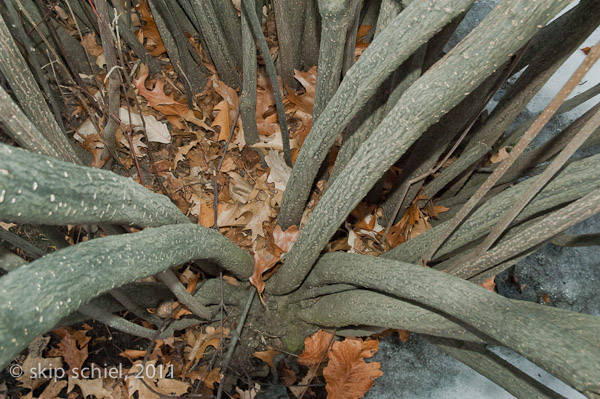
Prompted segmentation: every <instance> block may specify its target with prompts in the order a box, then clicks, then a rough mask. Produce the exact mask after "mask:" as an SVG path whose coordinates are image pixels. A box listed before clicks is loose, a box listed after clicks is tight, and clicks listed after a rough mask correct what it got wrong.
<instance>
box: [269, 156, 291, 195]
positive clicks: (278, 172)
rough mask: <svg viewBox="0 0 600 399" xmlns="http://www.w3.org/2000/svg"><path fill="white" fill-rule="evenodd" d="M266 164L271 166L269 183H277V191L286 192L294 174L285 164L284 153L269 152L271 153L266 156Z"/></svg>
mask: <svg viewBox="0 0 600 399" xmlns="http://www.w3.org/2000/svg"><path fill="white" fill-rule="evenodd" d="M265 162H266V163H267V165H268V166H269V178H268V179H267V182H269V183H275V188H276V189H277V190H281V191H285V187H286V186H287V182H288V180H289V179H290V175H291V174H292V168H290V167H289V166H288V165H287V164H286V163H285V159H284V157H283V153H282V152H279V151H274V150H269V153H268V154H267V155H265Z"/></svg>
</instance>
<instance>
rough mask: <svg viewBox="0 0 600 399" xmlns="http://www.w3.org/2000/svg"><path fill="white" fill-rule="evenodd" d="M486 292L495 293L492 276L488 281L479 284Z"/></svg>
mask: <svg viewBox="0 0 600 399" xmlns="http://www.w3.org/2000/svg"><path fill="white" fill-rule="evenodd" d="M479 285H480V286H482V287H483V288H485V289H486V290H490V291H492V292H496V276H492V277H490V278H489V279H487V280H485V281H484V282H483V283H481V284H479Z"/></svg>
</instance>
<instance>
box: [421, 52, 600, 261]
mask: <svg viewBox="0 0 600 399" xmlns="http://www.w3.org/2000/svg"><path fill="white" fill-rule="evenodd" d="M598 56H600V52H594V54H589V55H588V56H587V57H586V58H585V60H584V61H583V62H582V64H581V65H580V67H579V68H578V69H577V70H576V71H575V73H573V75H572V76H571V77H570V78H569V80H568V81H567V83H565V85H564V86H563V88H562V89H561V90H560V92H559V93H558V94H557V95H556V97H554V99H553V100H552V101H551V102H550V104H548V106H547V107H546V109H544V111H543V112H542V113H541V115H540V116H539V117H538V118H537V119H536V121H535V122H534V123H533V124H532V125H531V127H530V128H529V129H528V130H527V131H526V132H525V134H524V135H523V137H522V138H521V140H520V141H519V142H518V143H517V145H516V146H515V147H514V148H513V150H512V151H511V152H510V153H509V154H508V157H507V158H506V159H505V160H504V161H502V162H501V163H500V165H498V167H497V168H496V170H495V171H494V173H492V174H491V175H490V176H489V177H488V179H487V180H486V181H485V182H484V183H483V184H482V185H481V187H479V189H478V190H477V191H476V192H475V194H473V196H472V197H471V198H470V199H469V200H468V201H467V202H466V203H465V205H464V206H463V207H462V208H461V209H460V210H459V211H458V213H457V214H456V215H455V216H454V218H453V219H452V220H450V221H449V222H448V225H447V227H446V229H445V230H444V233H443V234H440V236H439V237H438V238H437V239H436V241H435V242H434V243H433V244H432V245H431V247H430V249H429V250H428V251H427V253H426V254H425V255H424V258H425V259H426V260H431V259H432V258H433V256H434V255H435V253H436V251H437V250H438V249H439V247H440V246H441V245H442V244H443V243H444V242H445V241H446V240H447V239H448V237H450V235H451V234H452V233H453V232H454V230H455V229H456V228H457V227H458V226H459V225H460V224H461V223H462V221H463V220H464V219H465V218H466V217H467V216H468V215H469V214H470V213H471V211H472V210H473V209H474V208H475V206H476V205H477V204H478V203H479V201H481V199H482V198H483V197H484V196H485V194H486V193H487V192H488V191H489V190H490V189H491V188H492V187H493V186H494V185H495V184H496V183H497V182H498V180H499V179H500V178H501V177H502V175H503V174H504V173H505V172H506V171H507V170H508V168H510V166H511V165H512V164H513V162H514V161H515V160H516V159H517V157H518V156H519V155H520V154H521V153H522V152H523V151H524V150H525V148H526V147H527V146H528V145H529V143H531V141H532V140H533V139H534V138H535V136H536V135H537V134H538V133H539V132H540V130H542V128H543V127H544V125H545V124H546V123H547V122H548V120H549V119H550V118H551V117H552V116H553V115H554V114H555V113H556V111H557V110H558V108H559V107H560V105H561V104H562V103H563V102H564V101H565V100H566V98H567V97H568V96H569V94H571V92H572V91H573V89H575V87H577V85H578V84H579V82H580V81H581V79H582V78H583V77H584V76H585V74H586V73H587V71H589V69H590V68H591V67H592V65H593V64H594V62H595V61H596V59H597V58H598Z"/></svg>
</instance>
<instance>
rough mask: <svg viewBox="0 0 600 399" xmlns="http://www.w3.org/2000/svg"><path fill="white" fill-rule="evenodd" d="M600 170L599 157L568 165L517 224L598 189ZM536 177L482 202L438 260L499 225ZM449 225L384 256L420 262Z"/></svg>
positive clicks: (519, 218)
mask: <svg viewBox="0 0 600 399" xmlns="http://www.w3.org/2000/svg"><path fill="white" fill-rule="evenodd" d="M598 168H600V155H595V156H592V157H589V158H585V159H582V160H580V161H576V162H573V163H571V164H569V165H567V166H566V167H565V169H564V170H563V171H562V172H561V173H559V174H558V176H556V177H555V178H554V179H553V180H552V181H551V182H550V183H548V185H547V186H545V187H544V188H543V189H542V190H541V191H540V192H539V193H538V194H537V195H536V197H535V198H534V199H533V200H532V201H531V202H530V203H529V205H527V206H526V207H525V209H524V210H523V211H522V212H521V214H520V215H519V216H518V217H517V219H516V222H522V221H525V220H527V219H528V218H530V217H532V216H535V215H536V214H540V213H543V212H544V211H546V212H547V211H548V210H550V209H553V208H555V207H558V206H561V205H564V204H567V203H569V202H571V201H575V200H577V199H579V198H581V197H583V196H584V195H586V194H588V193H590V192H591V191H592V190H594V189H597V188H599V187H600V177H599V176H598V173H597V171H598ZM536 178H537V177H532V178H531V179H528V180H525V181H523V182H521V183H519V184H517V185H515V186H513V187H511V188H509V189H507V190H505V191H504V192H502V193H500V194H498V195H496V196H495V197H493V198H491V199H490V200H489V201H486V202H485V203H483V204H482V205H481V206H480V207H479V208H477V209H476V210H475V211H474V212H473V214H472V215H471V216H470V217H469V218H467V220H465V221H464V222H463V223H462V224H461V225H460V227H459V228H458V229H457V230H456V231H455V232H454V234H453V235H452V237H450V238H449V239H448V240H447V241H446V242H445V243H444V245H442V246H441V247H440V249H439V250H438V252H437V257H443V256H444V255H447V254H449V253H451V252H453V251H455V250H457V249H459V248H460V247H462V246H464V245H466V244H468V243H470V242H473V241H475V240H477V239H479V238H481V237H483V235H485V234H486V233H487V232H489V231H490V229H491V228H492V227H493V226H494V225H495V224H496V223H497V222H498V220H499V219H500V217H502V214H503V213H504V212H506V211H507V210H508V209H509V208H510V206H512V204H513V203H514V199H515V198H518V197H519V196H520V195H522V193H524V192H525V191H526V190H527V188H528V187H529V186H530V185H531V184H532V183H533V182H534V181H535V180H534V179H536ZM446 223H448V222H444V223H441V224H439V225H437V226H435V227H434V228H433V229H431V230H429V231H426V232H425V233H423V234H421V235H419V236H417V237H415V238H413V239H411V240H409V241H407V242H405V243H403V244H400V245H399V246H397V247H396V248H394V249H392V250H391V251H388V252H386V253H385V254H383V257H385V258H390V259H395V260H399V261H403V262H410V263H417V262H420V261H421V255H422V254H423V253H425V251H426V250H427V249H428V248H429V246H430V245H431V243H432V242H433V241H434V240H435V239H436V237H437V236H438V234H441V233H442V231H443V230H444V227H445V224H446Z"/></svg>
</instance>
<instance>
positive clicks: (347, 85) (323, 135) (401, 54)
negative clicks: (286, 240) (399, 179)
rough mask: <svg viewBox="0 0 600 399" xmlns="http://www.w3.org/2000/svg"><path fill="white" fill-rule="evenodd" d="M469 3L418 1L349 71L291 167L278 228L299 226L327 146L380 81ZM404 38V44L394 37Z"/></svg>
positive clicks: (401, 15) (471, 0)
mask: <svg viewBox="0 0 600 399" xmlns="http://www.w3.org/2000/svg"><path fill="white" fill-rule="evenodd" d="M472 2H473V0H461V1H442V2H440V1H433V0H430V1H422V2H421V1H418V2H414V3H413V4H412V5H411V6H410V7H408V8H407V9H406V10H404V11H403V12H402V13H401V14H400V15H398V16H397V17H396V18H394V20H393V21H392V22H391V23H390V26H388V27H387V29H385V30H384V31H383V32H382V33H381V35H379V36H378V37H376V38H375V40H374V41H373V43H371V45H370V46H369V47H368V48H367V49H366V50H365V52H364V53H363V54H362V56H361V57H360V58H359V59H358V61H357V62H356V64H354V65H353V66H352V68H350V70H349V71H348V73H347V74H346V76H345V77H344V80H343V81H342V83H341V84H340V87H339V88H338V90H337V91H336V93H335V94H334V96H333V97H332V98H331V101H329V103H328V104H327V106H326V107H325V109H324V110H323V112H322V113H321V115H319V118H318V119H317V120H316V121H314V124H313V126H312V129H311V131H310V133H309V134H308V136H307V137H306V140H305V141H304V144H303V145H302V148H301V149H300V152H299V153H298V159H296V162H295V164H294V169H293V170H292V175H291V176H290V180H289V181H288V185H287V188H286V190H285V192H284V196H283V202H282V205H281V210H280V212H279V215H278V216H277V223H278V224H280V225H281V227H282V228H283V229H287V228H288V227H289V226H292V225H298V224H299V223H300V218H301V215H302V211H303V209H304V205H305V204H306V201H307V199H308V195H309V192H310V188H311V185H312V182H313V180H314V178H315V177H316V175H317V173H318V170H319V168H320V166H321V163H322V162H323V160H324V159H325V157H326V156H327V154H328V152H329V149H330V147H331V145H332V144H333V143H334V142H335V140H336V138H337V137H338V135H339V134H340V133H341V132H342V130H344V128H345V127H346V125H347V124H348V123H349V122H350V121H351V120H352V118H353V117H354V116H355V115H356V114H357V113H358V112H359V110H360V109H361V108H362V107H363V106H364V105H365V104H366V103H367V101H368V100H369V98H370V97H371V96H372V95H373V94H374V93H375V92H376V90H377V88H378V87H379V85H380V84H381V83H383V81H384V80H385V79H386V78H387V77H388V76H389V75H390V74H391V73H392V72H393V71H394V70H395V69H396V68H397V67H398V66H399V65H400V64H402V63H403V62H404V61H405V60H406V59H407V58H408V57H409V56H410V55H411V54H412V53H413V52H414V51H415V50H416V49H418V48H419V47H420V46H421V45H422V44H423V43H425V42H427V40H428V39H429V38H431V37H432V36H433V35H434V34H435V33H436V32H438V31H439V30H441V29H442V28H443V27H444V25H445V24H446V23H447V22H449V21H450V20H452V19H453V18H454V17H456V16H457V15H459V14H460V13H461V12H462V11H464V10H466V9H467V8H468V7H469V6H470V5H471V3H472ZM401 35H403V40H402V41H399V40H398V37H399V36H401Z"/></svg>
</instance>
